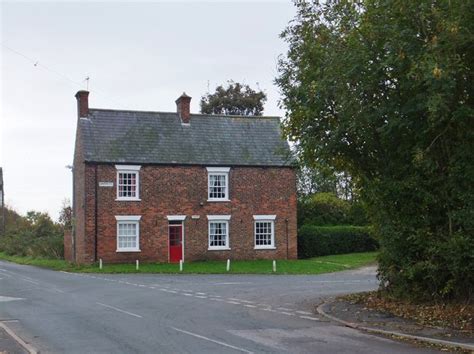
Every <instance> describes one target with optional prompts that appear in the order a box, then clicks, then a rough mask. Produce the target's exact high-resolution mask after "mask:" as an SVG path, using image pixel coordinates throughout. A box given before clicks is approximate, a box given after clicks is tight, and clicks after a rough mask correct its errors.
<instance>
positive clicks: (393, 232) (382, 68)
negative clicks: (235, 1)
mask: <svg viewBox="0 0 474 354" xmlns="http://www.w3.org/2000/svg"><path fill="white" fill-rule="evenodd" d="M295 4H296V7H297V16H296V17H295V19H294V21H293V22H292V23H290V25H289V26H288V28H286V30H285V31H284V32H283V33H282V37H283V38H284V39H285V40H286V41H287V42H288V44H289V51H288V53H287V55H286V57H284V58H282V59H281V60H280V62H279V77H278V78H277V80H276V82H277V84H278V85H279V87H280V89H281V91H282V94H283V99H282V105H283V106H284V108H286V110H287V117H286V120H285V123H284V131H285V133H286V135H287V136H288V137H289V138H290V139H291V140H293V141H295V142H296V146H297V148H298V150H299V152H300V154H301V155H302V156H304V158H305V159H307V160H308V161H316V160H320V161H323V162H324V163H327V164H328V165H330V166H333V167H334V168H335V169H337V170H341V171H348V172H349V174H350V175H351V176H353V177H354V178H355V180H357V183H358V186H359V187H360V189H361V197H362V198H363V199H364V201H365V202H366V204H367V206H368V208H369V211H370V215H371V219H372V221H373V222H375V227H376V231H377V233H378V234H379V237H380V243H381V247H382V251H381V255H380V259H379V277H380V278H381V280H382V284H383V285H384V286H385V287H386V289H387V290H388V291H391V292H392V293H393V294H394V295H406V294H408V295H410V296H411V297H413V298H420V299H433V298H435V299H436V298H437V299H446V298H456V299H467V300H468V301H472V295H473V293H474V253H473V251H472V250H473V249H474V193H473V192H474V191H473V186H474V154H473V151H474V109H473V100H474V92H473V90H474V85H473V82H474V80H473V79H474V77H473V76H474V75H473V63H474V60H473V59H472V58H474V40H473V36H474V2H472V1H462V0H420V1H398V0H367V1H362V2H351V1H340V2H325V3H321V2H318V1H314V2H310V1H297V2H295Z"/></svg>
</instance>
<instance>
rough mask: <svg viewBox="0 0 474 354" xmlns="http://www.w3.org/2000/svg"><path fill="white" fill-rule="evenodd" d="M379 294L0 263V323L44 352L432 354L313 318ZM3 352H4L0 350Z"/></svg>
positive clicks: (301, 282)
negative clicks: (340, 298)
mask: <svg viewBox="0 0 474 354" xmlns="http://www.w3.org/2000/svg"><path fill="white" fill-rule="evenodd" d="M376 287H377V280H376V278H375V269H374V268H362V269H358V270H352V271H345V272H339V273H332V274H324V275H311V276H306V275H300V276H281V275H273V276H272V275H154V274H149V275H142V274H129V275H110V274H73V273H65V272H55V271H50V270H45V269H40V268H36V267H30V266H22V265H17V264H12V263H8V262H0V320H1V321H4V323H5V324H6V325H8V327H10V328H11V329H12V330H14V331H15V333H16V334H17V335H19V336H20V337H21V338H23V339H24V340H25V341H26V342H29V343H31V344H33V345H34V346H35V347H37V348H38V349H39V350H40V351H41V352H42V353H239V352H240V353H252V352H254V353H336V352H337V353H429V352H433V350H432V349H426V348H418V347H415V346H412V345H410V344H408V343H402V342H397V341H393V340H390V339H387V338H383V337H377V336H373V335H368V334H365V333H361V332H359V331H357V330H353V329H350V328H346V327H341V326H338V325H336V324H333V323H331V322H329V321H327V320H325V319H324V318H320V317H319V316H318V315H315V314H314V313H313V310H314V304H316V303H318V302H320V301H321V300H322V299H324V298H325V297H328V296H334V295H339V294H344V293H350V292H356V291H366V290H372V289H375V288H376ZM0 350H1V348H0Z"/></svg>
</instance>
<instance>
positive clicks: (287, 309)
mask: <svg viewBox="0 0 474 354" xmlns="http://www.w3.org/2000/svg"><path fill="white" fill-rule="evenodd" d="M277 309H278V310H283V311H293V310H292V309H289V308H287V307H277Z"/></svg>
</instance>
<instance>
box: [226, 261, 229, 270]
mask: <svg viewBox="0 0 474 354" xmlns="http://www.w3.org/2000/svg"><path fill="white" fill-rule="evenodd" d="M226 270H227V271H229V270H230V259H228V260H227V267H226Z"/></svg>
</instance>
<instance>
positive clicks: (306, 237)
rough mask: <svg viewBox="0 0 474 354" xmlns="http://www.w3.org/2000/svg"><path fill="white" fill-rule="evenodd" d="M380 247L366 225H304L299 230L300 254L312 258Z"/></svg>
mask: <svg viewBox="0 0 474 354" xmlns="http://www.w3.org/2000/svg"><path fill="white" fill-rule="evenodd" d="M377 248H378V242H377V241H376V240H375V239H374V238H373V237H372V236H371V235H370V232H369V227H365V226H316V225H311V224H307V225H303V226H302V227H301V228H300V229H299V230H298V256H299V258H310V257H316V256H325V255H330V254H342V253H352V252H368V251H374V250H376V249H377Z"/></svg>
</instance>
